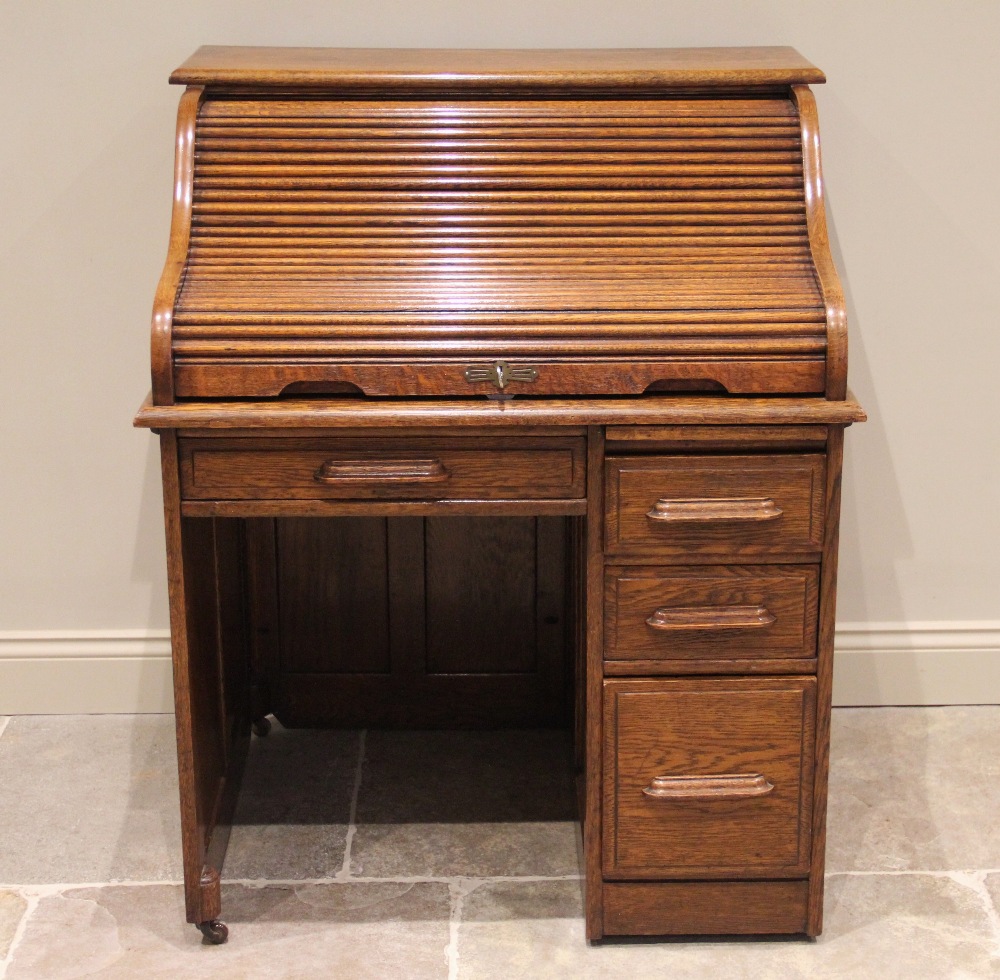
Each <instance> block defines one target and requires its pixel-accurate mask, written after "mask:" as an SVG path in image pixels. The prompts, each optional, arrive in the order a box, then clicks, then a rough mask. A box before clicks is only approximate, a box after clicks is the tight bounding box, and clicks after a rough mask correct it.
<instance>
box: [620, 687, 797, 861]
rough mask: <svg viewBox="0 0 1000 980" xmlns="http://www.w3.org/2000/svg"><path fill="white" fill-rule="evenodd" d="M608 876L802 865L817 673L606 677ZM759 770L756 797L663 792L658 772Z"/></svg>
mask: <svg viewBox="0 0 1000 980" xmlns="http://www.w3.org/2000/svg"><path fill="white" fill-rule="evenodd" d="M604 691H605V695H604V697H605V701H604V704H605V712H604V776H605V786H604V810H603V814H604V862H603V864H604V875H605V877H608V878H619V879H622V878H625V879H628V878H670V877H674V878H677V877H685V878H705V877H710V878H726V877H730V878H731V877H749V878H753V877H765V878H766V877H771V878H777V877H802V876H804V875H805V874H806V873H807V872H808V870H809V861H810V851H811V848H810V845H811V829H812V794H813V771H812V757H813V752H814V744H813V742H814V738H815V709H816V702H815V697H816V684H815V680H814V679H813V678H810V677H802V678H786V679H782V680H775V679H764V678H759V679H756V678H755V679H747V678H733V679H730V680H720V679H715V678H704V679H698V680H696V679H686V680H620V679H613V680H606V681H605V682H604ZM740 773H743V774H747V773H753V774H760V775H761V776H763V777H764V778H765V780H766V781H767V782H768V783H771V784H772V789H771V790H769V791H768V792H767V793H766V794H763V795H759V796H754V797H748V796H744V797H739V798H728V797H718V796H716V795H714V794H713V795H710V796H705V795H704V794H703V795H699V796H696V797H690V798H686V799H681V798H678V797H675V798H672V799H670V800H667V799H663V798H659V797H654V796H651V795H650V794H649V793H647V792H646V789H648V788H649V787H650V786H651V785H653V781H654V780H656V779H657V778H659V777H669V776H678V777H685V778H692V777H694V778H697V779H699V780H702V779H709V778H710V777H717V776H729V775H732V774H740Z"/></svg>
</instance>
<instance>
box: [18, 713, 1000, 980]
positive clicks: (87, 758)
mask: <svg viewBox="0 0 1000 980" xmlns="http://www.w3.org/2000/svg"><path fill="white" fill-rule="evenodd" d="M577 838H578V828H577V826H576V824H575V823H574V820H573V799H572V785H571V780H570V767H569V758H568V745H567V742H566V736H565V734H564V733H562V732H478V733H477V732H473V733H452V732H376V731H368V732H357V731H349V732H296V731H285V730H283V729H282V728H281V727H280V726H278V725H275V726H274V730H273V731H272V733H271V735H270V736H269V737H267V738H265V739H254V741H253V743H252V746H251V757H250V761H249V764H248V770H247V776H246V779H245V784H244V790H243V793H242V795H241V799H240V804H239V808H238V812H237V818H236V824H235V826H234V830H233V836H232V840H231V843H230V847H229V854H228V857H227V859H226V867H225V880H226V882H227V884H226V886H225V888H224V893H223V907H224V914H223V918H224V919H225V921H226V922H227V923H228V925H229V928H230V940H229V942H228V943H227V944H226V945H224V946H209V945H206V944H204V943H203V942H202V937H201V934H200V933H199V932H198V931H197V930H196V929H195V928H194V927H193V926H190V925H186V924H185V923H184V914H183V899H182V894H181V888H180V885H179V881H180V877H181V868H180V831H179V826H178V817H177V782H176V772H175V757H174V748H173V719H172V717H170V716H165V715H136V716H122V715H95V716H84V715H81V716H32V717H15V718H10V719H5V718H0V978H4V980H22V978H38V980H71V978H78V977H88V978H98V977H115V978H118V977H120V978H133V977H139V976H141V977H144V978H159V977H163V978H167V977H169V978H171V980H174V978H188V977H192V978H199V977H205V978H213V980H216V978H218V980H226V978H239V980H252V978H257V977H260V978H267V980H278V978H296V980H311V978H314V977H315V978H336V980H354V978H378V980H382V978H393V980H411V978H413V980H422V978H425V977H427V978H431V977H433V978H441V980H471V978H503V980H511V978H522V977H524V978H548V977H553V978H562V977H566V978H573V980H585V978H591V977H593V978H601V980H615V978H619V977H621V978H628V980H641V978H646V977H659V976H663V977H670V978H672V980H673V978H685V977H707V978H714V977H726V978H727V980H736V978H743V977H745V978H754V980H756V978H762V977H763V978H771V977H774V978H798V977H838V978H841V977H861V978H868V977H871V978H878V980H882V978H897V977H898V978H906V980H915V978H922V977H927V978H945V977H956V978H957V977H962V978H965V977H1000V706H997V707H964V708H959V707H951V708H877V709H875V708H868V709H837V710H835V711H834V723H833V749H832V765H831V783H830V817H829V842H828V870H829V877H828V882H827V899H826V910H827V911H826V927H825V931H824V934H823V936H822V937H821V938H820V939H819V940H817V941H814V942H812V941H808V940H798V939H793V940H780V941H773V940H770V941H769V940H753V941H746V942H731V941H695V942H677V941H672V942H649V941H640V940H637V941H628V940H623V941H618V942H612V943H605V944H601V945H596V946H588V945H587V943H586V941H585V940H584V936H583V921H582V913H581V890H582V882H581V877H580V861H579V853H578V851H579V847H578V840H577Z"/></svg>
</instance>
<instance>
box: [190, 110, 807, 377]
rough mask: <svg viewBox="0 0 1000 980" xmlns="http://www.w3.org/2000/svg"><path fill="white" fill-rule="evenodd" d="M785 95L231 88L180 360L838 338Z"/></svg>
mask: <svg viewBox="0 0 1000 980" xmlns="http://www.w3.org/2000/svg"><path fill="white" fill-rule="evenodd" d="M824 320H825V314H824V309H823V302H822V297H821V295H820V292H819V289H818V286H817V282H816V277H815V273H814V269H813V264H812V259H811V255H810V247H809V240H808V234H807V227H806V212H805V203H804V194H803V176H802V154H801V136H800V131H799V123H798V119H797V115H796V111H795V108H794V106H793V105H792V103H791V102H790V101H788V100H786V99H783V98H776V97H760V98H733V99H718V98H709V97H696V96H693V95H692V96H684V97H677V98H671V99H645V100H633V101H626V100H611V99H608V100H599V99H595V100H591V101H576V100H566V101H542V100H534V101H533V100H524V101H521V102H507V101H503V102H500V101H489V100H483V101H454V102H439V103H434V102H426V101H398V102H392V101H363V100H350V101H338V100H335V99H330V98H302V99H297V100H296V99H266V98H261V97H251V96H246V97H229V98H223V97H218V98H210V99H207V100H206V101H205V102H204V103H203V105H202V107H201V110H200V114H199V120H198V127H197V132H196V141H195V171H194V203H193V209H192V226H191V235H190V243H189V252H188V261H187V266H186V269H185V273H184V279H183V285H182V289H181V292H180V295H179V298H178V303H177V308H176V310H175V316H174V334H173V336H174V350H175V355H176V356H177V357H178V359H179V360H181V361H183V359H185V358H193V359H197V360H199V361H200V362H203V361H204V360H205V359H211V358H215V357H226V358H228V359H229V360H230V361H232V359H233V358H240V357H246V358H255V359H257V360H258V361H260V359H262V358H289V357H293V358H314V357H325V358H330V357H337V356H344V357H366V358H372V357H379V356H387V357H406V358H411V359H412V358H420V357H431V358H441V357H446V356H449V355H451V356H471V355H473V354H476V353H480V354H483V355H486V356H494V355H495V356H498V357H499V356H505V355H510V356H524V357H530V356H538V355H542V354H546V353H551V349H552V345H553V343H554V342H558V347H559V351H558V352H559V355H560V356H561V357H563V358H566V357H572V356H574V355H580V356H588V357H595V356H599V357H608V358H618V359H621V358H626V359H627V358H631V357H647V358H648V357H655V356H671V355H674V354H680V355H683V356H686V357H693V356H702V355H703V356H706V357H719V356H722V355H724V354H726V353H727V352H730V353H733V356H744V357H756V358H761V357H782V356H791V357H800V358H801V357H822V355H823V350H824Z"/></svg>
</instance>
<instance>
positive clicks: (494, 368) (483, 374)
mask: <svg viewBox="0 0 1000 980" xmlns="http://www.w3.org/2000/svg"><path fill="white" fill-rule="evenodd" d="M537 377H538V369H537V368H533V367H529V366H528V365H527V364H513V365H511V364H508V363H507V362H506V361H494V362H493V363H492V364H473V365H472V367H467V368H466V369H465V380H466V381H469V382H471V383H476V382H481V381H488V382H489V383H490V384H492V385H493V386H494V387H496V388H499V389H500V390H501V391H502V390H503V389H504V388H506V387H507V385H509V384H510V383H511V382H512V381H526V382H529V383H530V382H532V381H534V380H535V379H536V378H537Z"/></svg>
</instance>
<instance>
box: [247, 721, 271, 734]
mask: <svg viewBox="0 0 1000 980" xmlns="http://www.w3.org/2000/svg"><path fill="white" fill-rule="evenodd" d="M250 728H251V730H252V731H253V733H254V735H256V736H257V737H258V738H264V736H265V735H268V734H270V732H271V719H270V718H268V717H267V716H266V715H261V716H260V717H259V718H254V720H253V721H252V722H251V723H250Z"/></svg>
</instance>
